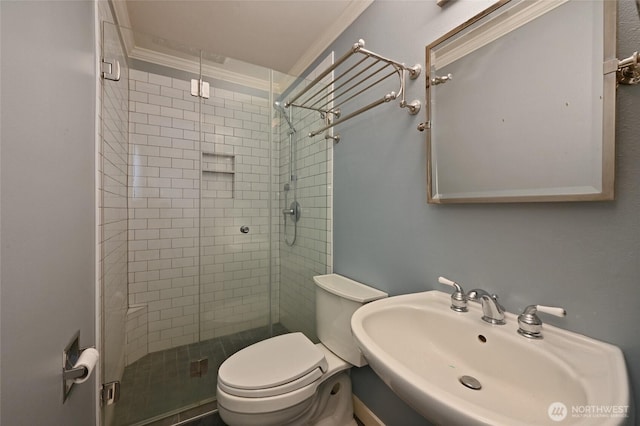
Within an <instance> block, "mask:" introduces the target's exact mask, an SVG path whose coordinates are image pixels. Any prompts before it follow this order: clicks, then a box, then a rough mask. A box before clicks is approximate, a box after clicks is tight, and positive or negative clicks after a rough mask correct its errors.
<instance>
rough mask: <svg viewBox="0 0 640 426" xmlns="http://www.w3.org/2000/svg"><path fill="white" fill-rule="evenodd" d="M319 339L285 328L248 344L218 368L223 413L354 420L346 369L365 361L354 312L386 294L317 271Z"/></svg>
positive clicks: (265, 424)
mask: <svg viewBox="0 0 640 426" xmlns="http://www.w3.org/2000/svg"><path fill="white" fill-rule="evenodd" d="M314 282H315V283H316V327H317V332H318V337H319V339H320V342H321V343H317V344H313V342H311V341H310V340H309V339H308V338H307V337H306V336H305V335H304V334H302V333H288V334H284V335H281V336H276V337H272V338H270V339H266V340H263V341H261V342H258V343H256V344H254V345H251V346H249V347H247V348H245V349H242V350H241V351H239V352H237V353H236V354H234V355H232V356H231V357H229V358H228V359H227V360H226V361H225V362H224V363H222V365H221V366H220V369H219V370H218V385H217V395H216V396H217V400H218V410H219V413H220V417H222V420H224V422H225V423H227V424H228V425H229V426H236V425H237V426H276V425H277V426H285V425H314V426H351V425H353V426H355V422H354V420H353V403H352V399H351V398H352V396H351V379H350V377H349V372H348V371H349V369H350V368H351V367H352V366H354V365H355V366H363V365H366V361H365V359H364V357H363V356H362V354H361V353H360V351H359V350H358V349H357V347H356V346H355V343H354V342H353V338H352V337H351V325H350V321H351V315H353V312H355V310H356V309H357V308H358V307H360V306H362V305H363V304H364V303H367V302H370V301H372V300H377V299H380V298H383V297H387V294H386V293H384V292H381V291H379V290H376V289H374V288H371V287H367V286H365V285H364V284H361V283H358V282H356V281H353V280H350V279H348V278H346V277H342V276H340V275H337V274H329V275H321V276H317V277H314Z"/></svg>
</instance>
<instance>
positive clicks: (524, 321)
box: [518, 305, 567, 339]
mask: <svg viewBox="0 0 640 426" xmlns="http://www.w3.org/2000/svg"><path fill="white" fill-rule="evenodd" d="M537 312H544V313H545V314H550V315H555V316H557V317H564V316H566V315H567V311H565V310H564V308H558V307H556V306H544V305H529V306H527V307H526V308H524V311H523V312H522V313H521V314H520V316H518V326H519V328H518V333H519V334H520V335H522V336H524V337H527V338H529V339H542V321H540V317H538V315H537Z"/></svg>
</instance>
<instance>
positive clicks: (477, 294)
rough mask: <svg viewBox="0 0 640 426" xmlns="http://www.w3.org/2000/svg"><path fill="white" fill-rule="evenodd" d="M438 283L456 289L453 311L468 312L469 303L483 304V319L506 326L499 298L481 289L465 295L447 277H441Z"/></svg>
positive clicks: (453, 296) (452, 304)
mask: <svg viewBox="0 0 640 426" xmlns="http://www.w3.org/2000/svg"><path fill="white" fill-rule="evenodd" d="M438 282H439V283H440V284H445V285H448V286H451V287H453V288H454V289H455V291H454V292H453V294H451V309H452V310H454V311H456V312H467V311H468V308H467V302H477V303H482V319H483V320H484V321H486V322H488V323H490V324H496V325H498V324H500V325H501V324H504V323H505V321H504V308H503V307H502V305H500V303H498V296H497V295H495V294H489V293H488V292H487V291H485V290H482V289H480V288H476V289H474V290H471V291H470V292H469V293H467V294H464V290H463V289H462V287H461V286H460V285H459V284H458V283H456V282H454V281H451V280H449V279H447V278H445V277H439V278H438Z"/></svg>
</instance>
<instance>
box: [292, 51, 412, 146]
mask: <svg viewBox="0 0 640 426" xmlns="http://www.w3.org/2000/svg"><path fill="white" fill-rule="evenodd" d="M334 70H338V75H337V76H335V77H333V78H331V77H329V78H327V77H328V76H329V74H330V73H331V72H332V71H334ZM421 71H422V66H421V65H420V64H416V65H414V66H413V67H407V66H405V65H404V64H402V63H400V62H396V61H394V60H391V59H388V58H385V57H383V56H381V55H378V54H377V53H374V52H371V51H369V50H367V49H365V48H364V40H359V41H358V42H357V43H355V44H354V45H353V46H352V47H351V49H350V50H349V51H348V52H347V53H345V54H344V55H343V56H342V57H341V58H339V59H338V60H337V61H336V62H335V63H334V64H333V65H331V66H330V67H329V68H327V69H326V70H325V71H323V72H322V73H321V74H320V75H318V77H316V78H315V79H314V80H313V81H311V82H310V83H309V84H308V85H307V86H306V87H305V88H304V89H302V90H300V91H299V92H298V93H296V94H295V95H294V96H292V97H291V98H290V99H289V100H288V101H287V102H285V103H284V106H285V107H286V108H288V107H290V106H296V107H300V108H305V109H309V110H312V111H318V112H320V113H321V114H322V116H323V117H325V126H324V127H322V128H319V129H317V130H314V131H312V132H310V133H309V136H311V137H313V136H316V135H319V134H320V133H322V132H324V131H325V130H328V129H330V128H332V127H334V126H336V125H338V124H340V123H343V122H345V121H347V120H349V119H351V118H353V117H355V116H357V115H359V114H362V113H363V112H365V111H367V110H370V109H371V108H373V107H376V106H378V105H381V104H383V103H387V102H390V101H393V100H395V99H398V98H400V107H401V108H407V109H408V111H409V114H412V115H413V114H417V113H418V111H420V106H421V104H420V101H418V100H414V101H412V102H406V100H405V81H406V75H407V74H408V75H409V78H410V79H412V80H415V79H416V78H418V76H419V75H420V72H421ZM394 75H397V76H398V83H399V86H398V89H397V90H396V91H391V92H388V93H386V94H385V95H384V96H382V97H381V98H379V99H377V100H375V101H373V102H370V103H368V104H365V105H364V106H360V105H361V104H360V103H358V102H357V100H359V99H363V98H364V97H360V96H361V95H363V94H365V93H366V92H367V91H369V89H372V88H374V87H376V86H378V85H380V84H382V82H384V81H386V80H387V79H389V78H392V77H393V76H394ZM363 102H364V101H363ZM347 103H349V105H352V104H354V105H356V106H359V108H349V109H353V111H352V112H349V113H347V114H345V113H344V111H343V108H344V107H345V105H347ZM331 138H333V137H331ZM334 140H335V139H334Z"/></svg>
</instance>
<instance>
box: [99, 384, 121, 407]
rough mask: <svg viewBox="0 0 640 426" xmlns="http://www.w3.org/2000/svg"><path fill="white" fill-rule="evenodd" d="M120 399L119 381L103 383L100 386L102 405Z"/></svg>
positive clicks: (113, 402) (110, 403)
mask: <svg viewBox="0 0 640 426" xmlns="http://www.w3.org/2000/svg"><path fill="white" fill-rule="evenodd" d="M119 399H120V382H119V381H117V380H116V381H115V382H109V383H103V384H102V386H101V387H100V400H101V401H102V405H112V404H115V403H116V402H118V400H119Z"/></svg>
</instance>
